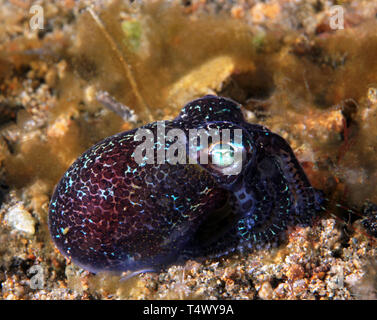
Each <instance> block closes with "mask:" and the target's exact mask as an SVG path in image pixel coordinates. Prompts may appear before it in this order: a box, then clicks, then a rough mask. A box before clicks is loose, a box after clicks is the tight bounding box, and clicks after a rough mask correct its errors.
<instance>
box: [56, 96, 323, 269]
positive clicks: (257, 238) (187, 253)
mask: <svg viewBox="0 0 377 320" xmlns="http://www.w3.org/2000/svg"><path fill="white" fill-rule="evenodd" d="M165 125H166V131H168V130H169V129H173V128H178V129H181V130H183V131H184V132H185V133H187V136H188V130H189V129H192V128H196V129H199V128H204V129H209V128H215V129H223V128H228V129H241V130H242V145H241V146H240V147H241V148H242V152H243V165H242V171H241V172H240V173H239V174H237V175H227V174H225V172H226V170H225V169H226V168H224V167H218V166H216V165H214V164H211V163H210V164H207V165H200V164H174V165H172V164H169V163H168V162H167V163H164V164H160V165H158V164H143V165H139V164H138V163H137V162H135V159H134V150H135V148H136V147H137V146H138V145H139V144H140V143H141V142H139V141H135V139H134V135H135V132H136V130H137V129H135V130H131V131H128V132H123V133H119V134H117V135H114V136H112V137H108V138H106V139H105V140H103V141H101V142H99V143H97V144H96V145H95V146H93V147H91V148H90V149H89V150H87V151H86V152H85V153H84V154H83V155H81V156H80V157H79V158H78V159H77V160H76V162H75V163H73V164H72V166H71V167H70V168H69V169H68V170H67V172H66V173H65V175H64V176H63V178H62V179H61V180H60V182H59V184H58V185H57V187H56V189H55V192H54V194H53V197H52V199H51V203H50V212H49V229H50V232H51V235H52V238H53V240H54V242H55V244H56V245H57V247H58V248H59V250H60V251H61V252H62V253H63V254H64V255H66V256H68V257H69V258H71V259H72V260H73V262H75V263H76V264H78V265H79V266H81V267H83V268H85V269H87V270H89V271H91V272H100V271H126V270H143V269H154V270H158V269H160V268H163V267H165V266H167V265H169V264H172V263H175V262H180V261H183V260H185V259H187V258H198V257H204V256H206V257H207V256H212V257H213V256H220V255H223V254H226V253H229V252H231V251H233V250H235V249H238V250H241V251H242V250H244V249H248V248H254V247H258V246H260V245H264V244H266V243H269V242H271V241H274V239H277V238H279V237H280V236H281V235H282V234H284V231H285V230H286V229H287V227H288V226H289V225H292V224H295V223H300V224H307V223H310V221H311V220H312V218H313V217H314V216H315V214H316V213H317V212H318V211H319V210H320V208H321V206H320V203H321V197H320V195H319V193H318V192H317V191H315V190H314V189H313V188H312V187H311V185H310V182H309V180H308V179H307V177H306V175H305V173H304V171H303V169H302V168H301V166H300V164H299V163H298V161H297V160H296V158H295V156H294V154H293V152H292V150H291V148H290V147H289V145H288V144H287V142H286V141H285V140H284V139H283V138H281V137H280V136H278V135H277V134H274V133H272V132H271V131H269V130H268V129H267V128H265V127H263V126H260V125H255V124H250V123H247V122H246V121H245V119H244V117H243V114H242V112H241V106H240V105H238V104H237V103H235V102H233V101H231V100H229V99H225V98H221V97H215V96H205V97H203V98H201V99H198V100H194V101H192V102H190V103H189V104H187V105H186V106H185V107H184V108H183V109H182V111H181V113H180V114H179V116H178V117H177V118H175V119H174V120H172V121H165ZM143 128H146V129H150V130H151V131H152V132H154V133H156V123H151V124H148V125H146V126H144V127H143ZM155 148H156V150H157V149H158V148H159V146H158V145H157V144H156V145H155Z"/></svg>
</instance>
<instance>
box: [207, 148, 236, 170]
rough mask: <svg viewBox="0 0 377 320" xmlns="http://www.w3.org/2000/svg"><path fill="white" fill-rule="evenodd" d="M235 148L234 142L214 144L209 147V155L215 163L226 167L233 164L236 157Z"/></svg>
mask: <svg viewBox="0 0 377 320" xmlns="http://www.w3.org/2000/svg"><path fill="white" fill-rule="evenodd" d="M234 153H235V148H234V145H233V144H230V143H229V144H221V143H216V144H213V145H212V146H211V147H210V149H209V155H210V157H211V160H212V161H211V162H212V164H213V165H215V166H218V167H221V168H225V167H229V166H231V165H232V164H233V162H234V160H235V157H234Z"/></svg>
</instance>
